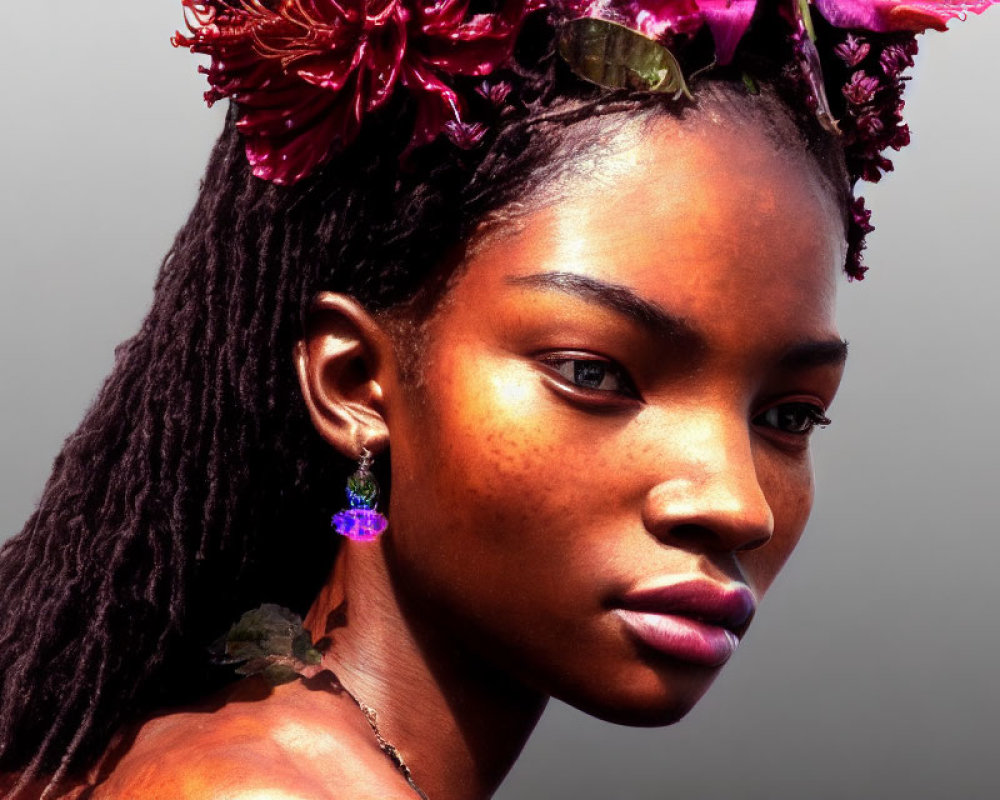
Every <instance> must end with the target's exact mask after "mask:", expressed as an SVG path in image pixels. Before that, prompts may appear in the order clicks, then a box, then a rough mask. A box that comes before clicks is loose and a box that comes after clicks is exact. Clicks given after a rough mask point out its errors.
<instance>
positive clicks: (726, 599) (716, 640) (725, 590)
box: [613, 580, 756, 667]
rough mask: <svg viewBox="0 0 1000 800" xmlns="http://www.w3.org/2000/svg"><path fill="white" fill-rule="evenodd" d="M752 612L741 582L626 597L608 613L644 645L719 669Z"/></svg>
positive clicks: (694, 584)
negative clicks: (611, 612) (615, 617)
mask: <svg viewBox="0 0 1000 800" xmlns="http://www.w3.org/2000/svg"><path fill="white" fill-rule="evenodd" d="M755 608H756V601H755V600H754V596H753V592H751V591H750V589H749V587H747V586H746V585H744V584H742V583H733V584H729V585H727V586H726V585H720V584H717V583H714V582H713V581H708V580H696V581H687V582H684V583H674V584H666V585H662V586H656V587H652V588H648V589H638V590H635V591H632V592H629V593H628V594H626V595H625V596H624V598H623V599H622V602H621V604H620V606H619V607H617V608H615V609H613V613H614V614H615V615H616V616H617V617H618V618H619V619H620V620H621V621H622V623H623V624H624V626H625V628H626V629H627V630H628V631H629V633H630V634H631V635H632V636H633V637H635V638H636V639H638V640H639V641H640V642H642V643H643V644H644V645H646V646H648V647H651V648H653V649H654V650H657V651H659V652H661V653H664V654H665V655H668V656H671V657H673V658H676V659H679V660H681V661H686V662H689V663H692V664H698V665H700V666H705V667H718V666H721V665H722V664H724V663H725V662H726V661H728V660H729V659H730V658H731V657H732V655H733V653H734V652H736V647H737V646H738V645H739V643H740V636H741V635H742V633H743V632H744V631H745V630H746V628H747V626H748V625H749V623H750V620H751V618H752V617H753V614H754V610H755Z"/></svg>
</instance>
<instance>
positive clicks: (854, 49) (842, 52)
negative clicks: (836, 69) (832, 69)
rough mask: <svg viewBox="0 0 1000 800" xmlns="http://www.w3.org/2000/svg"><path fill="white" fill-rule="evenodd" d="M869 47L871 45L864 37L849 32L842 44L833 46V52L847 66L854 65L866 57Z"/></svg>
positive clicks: (870, 47)
mask: <svg viewBox="0 0 1000 800" xmlns="http://www.w3.org/2000/svg"><path fill="white" fill-rule="evenodd" d="M871 49H872V46H871V45H870V44H868V42H866V41H865V40H864V39H862V38H860V37H856V36H854V35H853V34H850V33H849V34H847V38H846V39H845V40H844V42H843V43H842V44H839V45H837V46H836V47H835V48H833V52H834V53H836V54H837V55H838V56H840V59H841V61H843V62H844V63H845V64H847V66H849V67H856V66H857V65H858V64H860V63H861V62H862V61H864V60H865V59H866V58H867V57H868V53H869V52H870V51H871Z"/></svg>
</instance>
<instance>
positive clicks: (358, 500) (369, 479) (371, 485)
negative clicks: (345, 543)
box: [330, 447, 389, 542]
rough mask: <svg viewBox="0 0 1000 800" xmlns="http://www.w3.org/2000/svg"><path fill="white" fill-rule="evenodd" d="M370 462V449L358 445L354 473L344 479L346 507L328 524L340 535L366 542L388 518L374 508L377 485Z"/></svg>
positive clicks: (382, 528) (381, 530)
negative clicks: (359, 450) (356, 466)
mask: <svg viewBox="0 0 1000 800" xmlns="http://www.w3.org/2000/svg"><path fill="white" fill-rule="evenodd" d="M371 464H372V454H371V451H370V450H369V449H368V448H367V447H362V448H361V459H360V461H359V462H358V469H357V472H355V473H354V474H353V475H351V477H350V478H348V479H347V502H348V505H349V508H345V509H344V510H343V511H339V512H337V513H336V514H334V515H333V520H332V521H331V523H330V524H331V525H333V527H335V528H336V529H337V533H339V534H340V535H341V536H346V537H347V538H348V539H354V540H355V541H356V542H368V541H371V540H372V539H375V538H377V537H378V536H379V534H381V533H383V532H384V531H385V529H386V527H387V526H388V525H389V520H387V519H386V518H385V516H384V515H383V514H381V513H379V511H378V509H377V508H376V501H377V500H378V484H377V483H376V482H375V476H374V475H372V472H371Z"/></svg>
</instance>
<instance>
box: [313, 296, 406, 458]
mask: <svg viewBox="0 0 1000 800" xmlns="http://www.w3.org/2000/svg"><path fill="white" fill-rule="evenodd" d="M295 367H296V369H297V371H298V374H299V386H300V387H301V388H302V396H303V397H304V398H305V401H306V406H307V407H308V409H309V416H310V417H311V418H312V423H313V425H315V426H316V430H318V431H319V433H320V435H321V436H322V437H323V438H324V439H326V440H327V441H328V442H329V443H330V444H332V445H333V446H334V447H336V448H337V450H339V451H340V452H341V453H342V454H343V455H345V456H347V457H348V458H358V457H360V454H361V449H362V448H364V447H367V448H368V449H369V450H371V451H372V453H378V452H380V451H382V450H384V449H385V448H386V446H387V445H388V443H389V428H388V426H387V425H386V419H385V405H384V397H383V387H384V384H385V382H386V381H387V379H388V378H389V376H390V375H392V374H393V373H394V370H395V352H394V350H393V346H392V341H391V339H390V338H389V336H388V334H386V333H385V331H383V330H382V328H381V327H380V326H379V325H378V323H376V322H375V320H374V319H373V318H372V316H371V315H370V314H369V313H368V312H367V311H365V309H364V308H362V307H361V306H360V305H359V304H358V302H357V301H356V300H354V299H352V298H350V297H348V296H347V295H343V294H334V293H332V292H323V293H322V294H319V295H317V297H316V299H315V301H314V302H313V306H312V309H311V310H310V312H309V317H308V319H307V320H306V333H305V336H304V337H303V338H302V339H300V340H299V341H298V342H296V343H295Z"/></svg>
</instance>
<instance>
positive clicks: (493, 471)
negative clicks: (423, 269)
mask: <svg viewBox="0 0 1000 800" xmlns="http://www.w3.org/2000/svg"><path fill="white" fill-rule="evenodd" d="M676 126H677V123H675V122H672V121H669V120H661V121H660V124H659V129H658V135H652V136H644V137H638V138H637V139H636V140H634V143H633V144H632V145H631V146H629V147H628V148H627V149H626V150H624V151H622V152H618V153H614V154H611V155H609V156H608V159H607V161H608V162H609V163H608V171H609V173H611V172H613V173H614V180H613V182H614V184H615V186H614V191H606V190H605V191H600V192H594V191H588V189H589V188H590V186H591V185H592V184H591V182H590V181H588V180H586V179H583V180H580V181H579V183H578V185H577V187H576V188H577V190H576V191H575V192H569V193H565V192H564V194H568V196H567V197H566V199H563V200H561V201H559V202H557V203H555V204H554V205H551V206H549V207H547V208H543V209H540V210H538V211H536V212H534V213H532V214H530V215H528V216H527V217H526V218H523V219H521V220H520V221H519V222H518V224H517V226H516V231H515V232H514V233H512V234H511V235H510V236H508V237H507V238H504V237H503V236H501V235H498V234H495V233H491V236H490V240H489V242H488V243H487V244H486V245H485V246H484V247H482V248H480V249H478V250H477V251H475V254H474V256H473V258H472V261H471V263H470V264H468V266H467V268H466V270H465V272H464V273H463V274H462V276H461V277H460V278H459V280H458V281H457V283H456V285H455V287H454V289H453V291H452V294H451V296H450V302H448V303H447V304H445V305H444V306H443V307H442V311H441V312H440V314H439V315H438V316H437V317H436V318H435V319H434V320H433V322H432V323H431V325H430V328H429V330H428V342H429V344H428V350H427V352H426V354H425V357H424V359H423V360H422V369H423V375H424V379H423V381H422V382H421V387H423V388H421V389H419V390H414V392H415V394H414V395H413V396H412V397H411V396H409V395H408V394H406V393H404V396H403V398H404V399H402V400H401V401H400V402H401V405H400V406H393V407H392V410H391V415H392V419H393V421H394V426H393V430H391V431H390V437H391V441H392V465H393V497H392V506H391V509H390V519H391V520H392V547H391V549H390V550H389V551H388V553H389V557H390V558H391V559H393V560H394V561H395V564H396V570H395V572H396V574H398V575H399V576H400V580H401V581H403V582H405V584H404V585H403V586H401V587H400V588H401V589H402V590H403V591H404V593H409V592H413V593H414V596H418V597H419V603H420V604H421V606H422V607H423V612H422V613H433V614H434V615H436V617H437V618H438V619H439V620H440V623H441V624H442V625H444V626H446V627H448V628H449V629H450V630H453V631H454V636H455V637H456V639H457V640H458V641H464V642H466V643H468V645H469V646H470V647H472V648H473V649H474V650H475V651H476V652H479V653H481V654H483V655H484V656H485V657H486V658H487V659H489V660H490V661H492V662H495V663H500V664H503V665H504V666H505V667H506V668H508V669H510V670H511V671H512V672H513V673H515V674H516V675H517V677H518V678H519V679H520V680H522V681H524V682H525V683H526V684H528V685H530V686H532V687H534V688H535V689H537V690H538V691H541V692H543V693H545V694H554V695H556V696H558V697H560V698H562V699H564V700H567V701H568V702H570V703H572V704H574V705H577V706H579V707H580V708H582V709H583V710H585V711H587V712H590V713H593V714H596V715H599V716H603V717H607V718H610V719H615V720H618V721H623V722H632V723H636V724H650V723H656V722H666V721H670V720H672V719H676V718H677V717H678V716H680V715H682V714H683V713H685V712H686V711H687V710H688V709H689V708H690V707H691V705H692V704H693V703H694V702H695V701H696V700H697V698H698V697H699V696H700V695H701V694H702V693H703V692H704V690H705V689H706V688H707V687H708V685H709V683H710V682H711V680H712V678H713V677H714V675H715V674H716V672H717V670H715V669H706V668H701V667H692V666H691V665H689V664H683V663H680V662H671V661H670V660H669V659H663V658H660V659H656V658H652V659H651V658H649V656H648V654H641V653H639V652H637V650H636V648H635V646H634V645H633V643H632V642H631V641H629V639H628V638H627V637H626V636H625V635H623V633H622V631H621V628H620V625H618V624H617V622H616V620H615V618H614V617H613V615H611V614H610V613H609V612H608V609H609V608H610V607H611V606H613V605H614V604H615V602H616V599H617V598H619V597H620V596H621V594H622V593H624V592H626V591H627V590H629V589H630V587H632V586H634V585H636V584H639V583H642V582H649V581H651V580H654V579H658V580H660V582H669V581H670V580H672V579H680V578H682V577H684V576H688V577H690V576H704V577H706V578H708V579H710V580H712V581H716V582H719V583H724V582H728V581H731V580H742V581H745V582H746V583H748V584H749V586H750V587H751V588H752V589H753V590H754V592H755V593H756V594H757V595H758V597H759V596H760V595H761V594H763V592H764V591H765V590H766V589H767V587H768V586H769V585H770V584H771V582H772V580H773V579H774V577H775V574H776V573H777V571H778V569H779V568H780V567H781V565H782V564H784V562H785V560H786V559H787V557H788V555H789V554H790V552H791V550H792V548H793V547H794V545H795V543H796V542H797V541H798V538H799V536H800V534H801V532H802V529H803V527H804V525H805V522H806V519H807V516H808V512H809V509H810V507H811V502H812V472H811V465H810V461H809V456H808V450H807V448H805V446H804V445H805V440H804V439H800V440H799V441H798V442H797V443H796V442H794V441H785V440H782V441H778V440H777V439H776V438H774V437H771V436H769V435H768V434H767V432H766V431H762V430H761V429H760V428H759V427H758V426H755V425H754V423H753V420H754V419H755V418H756V417H758V415H759V414H761V413H762V412H763V411H764V410H765V409H766V408H767V407H769V406H770V405H772V404H774V403H782V402H794V401H808V402H811V403H815V404H817V405H818V406H820V407H822V408H827V407H828V406H829V404H830V403H831V402H832V399H833V395H834V393H835V391H836V388H837V385H838V382H839V379H840V373H841V368H842V364H841V363H840V361H839V359H836V358H835V359H834V360H833V363H829V364H824V365H821V366H816V367H811V368H807V369H788V370H786V369H784V368H782V367H780V366H779V362H780V360H781V358H782V356H783V355H784V353H785V352H786V351H788V350H789V349H792V348H794V347H796V346H800V345H802V344H803V343H817V342H818V343H826V344H829V343H838V342H839V337H838V334H837V332H836V328H835V325H834V313H833V312H834V300H835V295H836V286H837V282H838V280H839V277H840V273H841V264H842V260H843V254H844V243H843V231H842V224H841V221H840V219H841V217H840V213H839V209H838V208H837V207H836V204H835V202H834V200H833V198H832V196H831V194H832V193H831V192H830V191H829V190H828V189H827V188H826V184H825V183H824V182H823V179H822V178H821V177H820V174H819V170H818V168H816V167H815V166H814V165H812V164H811V162H809V161H808V160H807V159H806V158H805V157H801V156H800V157H796V156H792V155H790V154H789V153H788V152H787V151H779V150H778V149H777V148H776V146H775V145H774V144H773V143H772V142H771V141H770V140H768V139H767V138H766V136H765V135H764V134H762V133H760V132H759V131H757V130H756V129H753V128H745V129H742V130H731V129H728V128H727V127H725V126H723V125H712V124H704V125H702V126H701V127H700V128H699V130H698V131H697V135H695V136H686V137H676V136H672V134H673V133H675V132H676ZM602 163H604V162H602ZM607 183H608V180H607V179H606V178H604V177H603V176H597V177H596V178H595V179H594V180H593V184H597V185H601V184H603V186H602V188H604V189H606V188H607V187H606V184H607ZM571 188H572V185H571ZM553 272H556V273H574V274H578V275H581V276H586V277H590V278H593V279H595V280H598V281H601V282H604V283H607V284H612V285H615V286H621V287H627V289H629V290H631V292H633V293H634V294H635V295H637V296H638V297H640V298H642V299H644V300H646V301H648V302H649V303H655V304H656V305H657V306H660V307H662V308H663V309H665V310H667V311H669V312H671V313H672V314H674V315H675V316H677V317H679V318H680V319H682V320H684V321H686V322H688V323H689V324H690V326H691V327H692V328H693V329H694V330H695V331H697V332H698V335H699V337H700V338H701V341H700V343H699V344H698V345H697V346H696V345H694V344H692V343H688V342H673V341H669V340H661V339H657V338H656V337H655V336H653V335H651V334H650V333H649V332H648V331H646V330H644V329H643V327H642V326H641V325H638V324H636V323H635V322H634V321H633V320H631V319H629V318H628V317H626V316H624V315H623V314H621V313H619V312H618V311H616V310H614V309H610V308H608V307H606V306H605V305H602V304H600V303H597V302H594V301H592V300H588V299H586V298H584V297H579V296H573V295H572V294H571V293H568V292H565V291H559V290H554V289H552V288H546V287H540V286H531V285H519V282H518V279H525V278H530V276H532V275H538V274H544V273H553ZM553 351H559V352H565V351H572V352H575V353H577V352H578V353H585V354H591V355H590V357H601V358H607V359H612V360H614V361H615V362H617V363H618V364H620V365H622V367H623V368H624V369H625V371H626V372H627V373H628V375H629V376H630V377H631V379H632V380H634V381H635V383H636V385H637V387H638V389H639V393H640V397H641V399H640V400H639V401H637V402H634V401H633V402H632V404H631V406H630V405H628V403H626V404H625V405H624V406H621V405H619V407H608V408H603V409H602V408H600V407H598V406H595V405H593V403H592V401H593V398H589V400H588V401H587V402H581V400H580V399H579V398H575V397H574V393H573V390H572V388H571V387H568V386H567V381H565V380H560V379H559V378H557V377H555V376H554V374H553V370H552V369H551V368H549V367H548V366H546V364H545V362H544V359H542V358H540V356H542V355H543V354H545V353H551V352H553ZM391 394H392V395H393V396H395V397H398V396H399V395H398V393H397V392H392V393H391ZM417 394H419V397H417V396H416V395H417ZM512 399H515V402H511V400H512ZM678 529H683V536H678V535H675V531H676V530H678ZM765 543H766V544H765ZM761 545H764V546H761Z"/></svg>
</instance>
